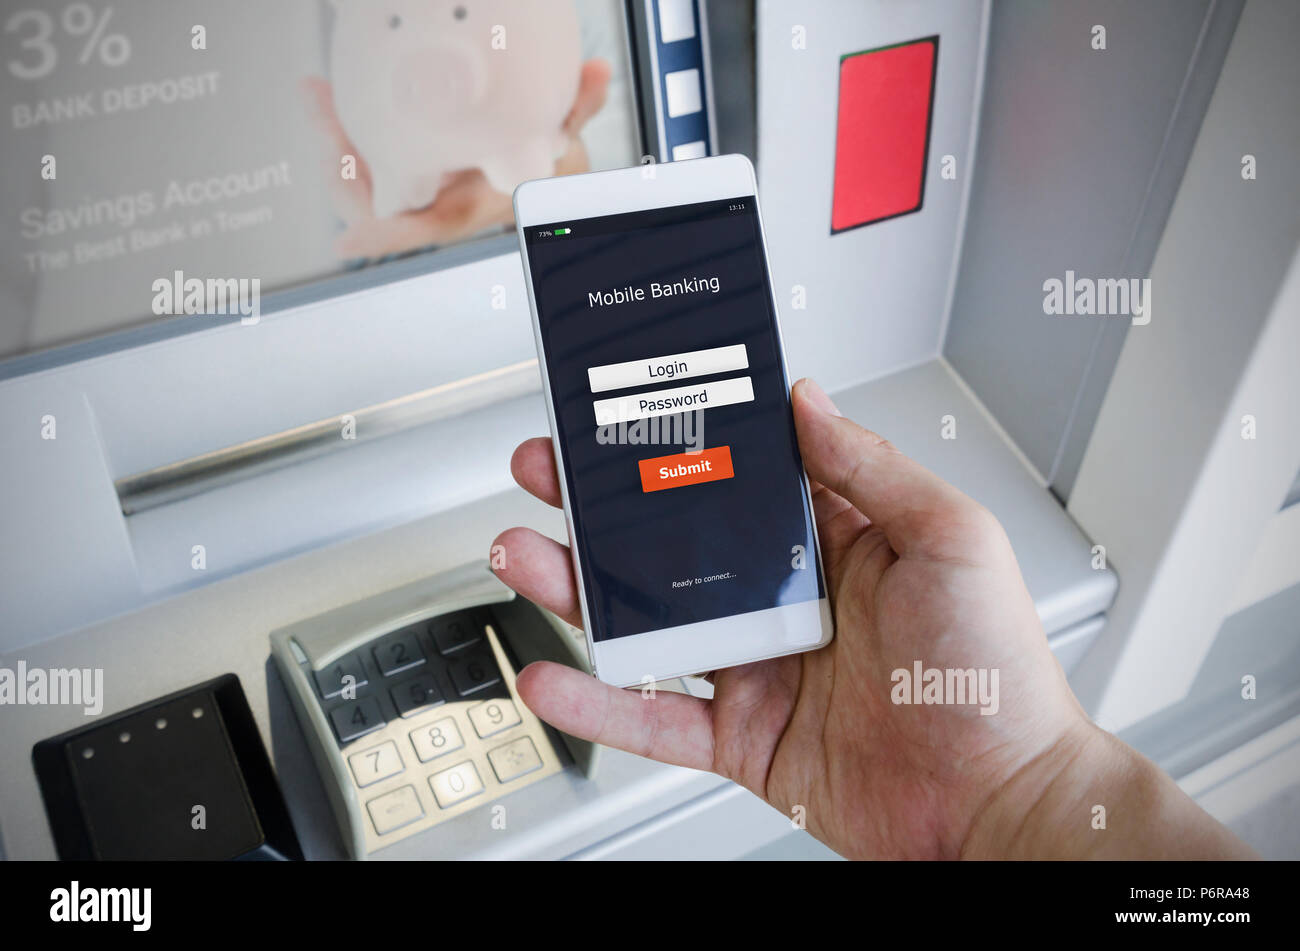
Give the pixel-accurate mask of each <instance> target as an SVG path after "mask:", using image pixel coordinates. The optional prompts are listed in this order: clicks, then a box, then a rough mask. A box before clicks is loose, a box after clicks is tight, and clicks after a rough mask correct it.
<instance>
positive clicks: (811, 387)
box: [795, 377, 844, 416]
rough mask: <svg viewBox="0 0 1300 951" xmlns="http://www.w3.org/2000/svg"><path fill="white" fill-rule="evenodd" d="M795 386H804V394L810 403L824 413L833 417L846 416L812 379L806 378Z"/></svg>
mask: <svg viewBox="0 0 1300 951" xmlns="http://www.w3.org/2000/svg"><path fill="white" fill-rule="evenodd" d="M795 385H796V386H802V387H803V390H804V393H805V394H806V395H807V397H808V402H810V403H812V404H813V405H814V406H816V407H817V408H818V409H819V410H821V411H822V412H823V413H829V414H830V415H831V416H842V415H844V414H843V413H841V412H840V411H839V410H838V409H837V408H836V407H835V403H834V402H832V400H831V398H830V397H829V396H827V395H826V391H825V390H823V389H822V388H821V387H820V386H818V385H817V381H816V380H813V379H812V378H811V377H804V378H803V379H802V380H800V381H799V382H798V383H797V384H795Z"/></svg>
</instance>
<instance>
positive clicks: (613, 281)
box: [525, 197, 822, 640]
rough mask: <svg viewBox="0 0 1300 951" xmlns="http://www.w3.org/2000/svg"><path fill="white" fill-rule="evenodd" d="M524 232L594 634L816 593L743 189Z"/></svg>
mask: <svg viewBox="0 0 1300 951" xmlns="http://www.w3.org/2000/svg"><path fill="white" fill-rule="evenodd" d="M525 241H526V242H527V245H528V258H529V263H530V267H531V271H532V274H531V278H532V281H533V290H534V294H535V296H536V300H537V309H538V314H539V317H540V323H541V330H542V346H543V349H544V351H545V354H546V363H547V368H548V375H549V377H550V380H549V385H550V387H551V395H552V398H553V400H554V405H555V415H556V426H557V429H558V436H559V439H560V441H561V443H562V445H563V446H564V447H565V453H566V456H567V459H566V460H565V466H564V471H563V472H562V473H561V478H563V479H564V480H565V482H566V484H567V488H568V493H569V500H570V502H571V504H572V508H573V516H574V544H576V545H577V546H578V551H579V555H580V559H581V564H582V569H583V572H584V576H585V577H584V579H583V580H584V586H585V588H586V593H587V597H588V602H589V603H588V608H589V613H590V614H591V621H592V626H593V628H594V630H593V631H592V637H593V638H594V639H595V640H605V639H608V638H612V637H622V636H626V635H629V634H640V633H643V632H645V631H653V630H658V629H660V628H667V627H677V626H679V625H682V624H690V623H693V622H696V621H707V620H713V619H716V618H720V617H728V616H730V615H734V614H744V613H748V612H751V611H759V610H763V609H766V608H773V607H777V606H779V605H784V604H794V603H798V602H801V601H808V600H812V599H816V598H819V597H821V596H822V590H821V583H820V580H819V577H818V571H817V561H816V558H817V552H816V546H815V544H814V541H813V534H812V527H811V524H812V523H811V517H812V516H811V512H810V511H809V510H808V506H807V503H806V502H805V499H804V494H803V489H802V469H801V463H800V459H799V450H798V446H797V443H796V440H795V433H794V423H793V421H792V419H791V417H790V409H789V387H788V384H787V382H786V379H785V374H784V373H783V371H782V368H781V360H780V354H779V352H778V348H777V338H776V333H775V329H774V328H775V320H774V315H773V313H772V301H771V296H770V292H769V290H768V276H767V268H766V264H765V261H764V258H763V254H762V246H761V242H760V239H759V230H758V218H757V214H756V212H755V207H754V199H753V198H752V197H749V198H734V199H730V200H726V201H712V202H704V203H700V204H693V205H682V206H677V207H673V208H662V209H655V210H651V211H643V212H633V213H629V214H619V215H608V216H604V217H600V218H587V219H583V220H578V221H564V222H555V223H552V224H546V225H534V226H531V227H530V228H528V229H527V230H526V231H525Z"/></svg>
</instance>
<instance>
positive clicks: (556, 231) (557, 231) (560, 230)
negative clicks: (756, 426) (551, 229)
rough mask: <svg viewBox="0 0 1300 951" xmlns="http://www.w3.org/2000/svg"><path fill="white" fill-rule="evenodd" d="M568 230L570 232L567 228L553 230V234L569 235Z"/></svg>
mask: <svg viewBox="0 0 1300 951" xmlns="http://www.w3.org/2000/svg"><path fill="white" fill-rule="evenodd" d="M569 230H570V229H568V228H556V229H555V233H556V234H568V233H569Z"/></svg>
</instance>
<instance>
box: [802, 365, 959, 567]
mask: <svg viewBox="0 0 1300 951" xmlns="http://www.w3.org/2000/svg"><path fill="white" fill-rule="evenodd" d="M791 404H792V407H793V410H794V422H795V429H796V430H797V431H798V435H799V451H800V453H801V454H802V455H803V464H804V467H805V468H806V469H807V470H808V475H809V476H810V477H811V478H813V479H815V480H817V481H818V482H820V483H821V484H822V485H824V486H826V488H828V489H830V490H831V491H832V492H834V493H835V494H837V495H839V496H842V497H843V498H845V499H847V500H848V501H849V502H850V503H852V505H853V506H854V507H855V508H857V509H858V511H860V512H862V514H863V515H865V516H866V517H867V518H869V519H870V520H871V523H872V524H873V525H875V526H876V527H878V528H879V529H880V530H881V531H883V532H884V533H885V537H886V538H887V539H888V540H889V544H890V547H892V548H893V549H894V551H895V552H897V553H898V554H899V555H900V556H901V557H907V556H909V555H910V556H912V557H922V558H925V557H946V556H950V555H952V554H953V553H954V551H953V548H954V546H953V545H952V542H953V541H954V537H953V534H952V532H951V531H950V529H952V528H956V527H959V526H962V525H965V524H967V523H969V522H970V521H971V520H972V516H973V514H974V513H975V512H976V511H978V510H979V506H978V505H977V504H976V503H975V502H974V501H973V500H972V499H971V498H970V497H968V496H966V495H964V494H963V493H961V492H960V491H958V490H957V489H956V488H954V487H953V486H951V485H949V484H948V483H947V482H945V481H944V480H943V479H941V478H939V477H938V476H937V475H935V474H934V473H933V472H931V471H930V470H929V469H927V468H925V467H924V466H923V465H921V464H920V463H919V462H916V461H915V460H913V459H909V458H908V457H907V456H905V455H903V454H902V453H901V452H899V451H898V450H897V449H895V448H894V446H893V445H892V444H891V443H889V442H888V441H887V440H885V439H884V438H882V437H880V436H877V435H876V434H875V433H873V432H871V431H870V430H867V429H863V428H862V427H861V426H859V425H858V424H857V423H855V422H853V421H851V420H848V419H845V418H844V417H843V416H841V415H839V411H838V410H837V409H836V408H835V404H834V403H832V402H831V399H830V397H829V396H827V395H826V393H825V392H824V391H823V390H822V388H821V387H820V386H818V385H817V384H816V383H814V382H813V381H812V380H809V379H803V380H800V381H799V382H798V383H796V384H795V385H794V389H793V391H792V393H791Z"/></svg>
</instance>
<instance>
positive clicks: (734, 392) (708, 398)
mask: <svg viewBox="0 0 1300 951" xmlns="http://www.w3.org/2000/svg"><path fill="white" fill-rule="evenodd" d="M753 399H754V385H753V382H752V381H751V380H750V378H749V377H747V376H741V377H735V378H734V379H730V380H716V381H714V382H712V383H701V384H697V385H695V386H678V387H673V388H672V389H667V390H652V391H650V392H648V393H633V394H630V395H628V396H615V397H611V398H610V399H605V400H596V401H595V403H593V404H592V405H593V407H594V409H595V411H596V425H597V426H610V425H614V424H616V423H624V422H628V421H630V420H633V419H646V418H648V417H651V416H667V415H669V414H672V413H686V412H692V411H694V410H701V409H713V408H715V407H718V406H730V405H732V404H735V403H748V402H750V401H752V400H753Z"/></svg>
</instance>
